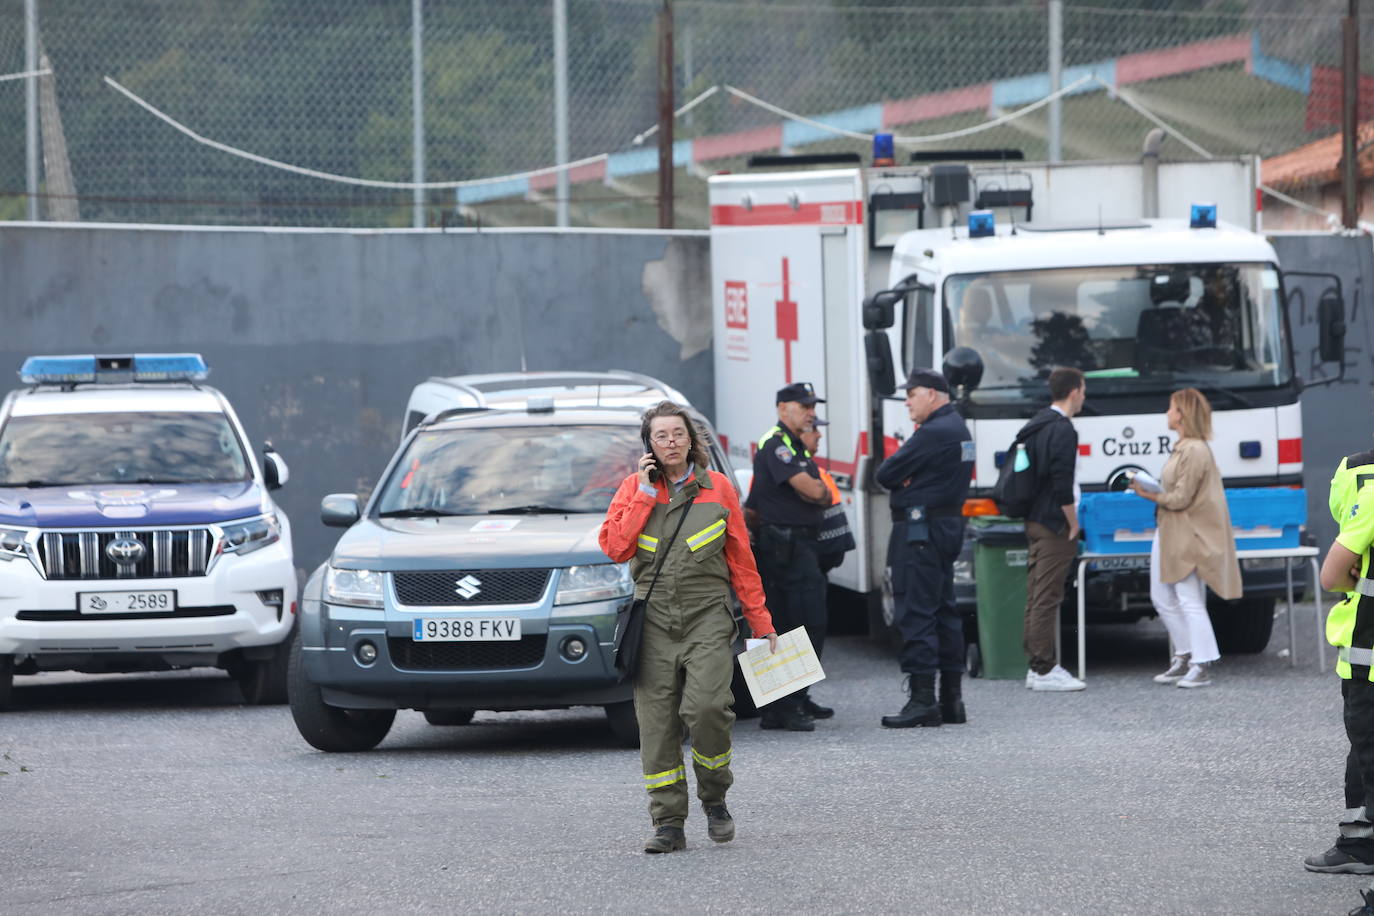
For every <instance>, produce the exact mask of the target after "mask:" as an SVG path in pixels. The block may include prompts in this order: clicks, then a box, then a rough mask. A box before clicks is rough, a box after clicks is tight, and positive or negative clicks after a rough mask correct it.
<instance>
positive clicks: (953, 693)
mask: <svg viewBox="0 0 1374 916" xmlns="http://www.w3.org/2000/svg"><path fill="white" fill-rule="evenodd" d="M963 677H964V675H963V672H961V671H941V672H940V717H941V718H943V719H944V720H945V724H946V725H963V724H964V723H965V722H967V721H968V713H967V712H965V711H964V694H963Z"/></svg>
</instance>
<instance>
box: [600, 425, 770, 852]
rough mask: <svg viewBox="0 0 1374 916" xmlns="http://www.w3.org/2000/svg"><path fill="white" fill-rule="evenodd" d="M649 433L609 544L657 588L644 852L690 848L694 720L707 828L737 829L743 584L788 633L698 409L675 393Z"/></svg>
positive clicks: (645, 667) (755, 605) (750, 599)
mask: <svg viewBox="0 0 1374 916" xmlns="http://www.w3.org/2000/svg"><path fill="white" fill-rule="evenodd" d="M640 431H641V433H642V438H643V439H644V443H645V449H646V451H645V453H644V455H643V456H641V457H640V459H639V468H638V471H637V472H636V473H634V474H631V475H630V476H629V477H626V478H625V480H624V481H623V482H622V483H621V484H620V488H619V489H618V490H617V491H616V494H615V498H614V499H613V500H612V501H611V507H610V509H608V510H607V512H606V521H605V523H604V524H603V525H602V526H601V535H600V544H601V549H602V550H604V551H605V552H606V555H607V556H608V557H610V558H611V559H612V560H614V561H616V562H617V563H623V562H626V561H628V562H629V564H630V573H631V575H632V576H633V577H634V580H635V597H636V598H637V599H644V598H645V597H646V596H647V597H648V602H647V609H646V611H645V617H644V631H643V634H644V635H643V643H642V646H641V649H640V654H639V670H638V674H637V676H636V679H635V714H636V717H637V718H638V720H639V740H640V759H641V762H642V763H643V770H644V787H645V788H646V789H647V790H648V792H649V816H650V817H651V818H652V819H653V825H654V833H653V835H652V836H650V837H649V839H648V840H647V841H646V842H645V844H644V851H645V852H648V853H665V852H673V851H674V850H678V849H684V848H686V846H687V839H686V835H685V834H684V832H683V823H684V822H685V821H686V819H687V808H688V799H687V776H686V770H685V769H684V767H683V760H682V726H683V724H684V723H685V724H686V726H687V729H688V731H689V732H690V733H691V740H692V769H693V770H694V771H695V773H696V783H697V797H698V798H699V799H700V800H701V803H702V807H703V808H704V809H705V813H706V823H707V836H708V837H710V838H711V839H712V840H713V841H715V842H717V843H727V842H729V841H730V840H732V839H734V837H735V823H734V820H733V819H732V818H731V817H730V812H729V810H728V809H727V808H726V807H725V793H726V790H728V789H729V788H730V784H731V783H732V782H734V775H733V774H732V772H731V769H730V756H731V741H730V731H731V727H732V726H733V725H734V722H735V714H734V712H733V710H732V709H731V708H730V707H731V704H732V703H733V702H734V697H733V695H732V694H731V692H730V680H731V675H732V674H733V665H734V656H733V654H732V652H731V649H730V645H731V643H732V641H733V640H734V635H735V620H734V615H733V613H732V612H731V609H730V588H731V586H733V587H734V589H735V594H736V595H738V596H739V599H740V602H741V603H742V604H743V605H744V617H745V619H746V620H747V621H748V622H749V627H750V629H751V630H753V632H754V635H755V636H757V637H760V638H765V637H766V638H767V639H768V642H769V645H770V647H773V648H776V646H777V636H776V634H775V633H774V632H773V621H772V618H771V617H770V616H769V614H768V609H767V608H766V607H764V596H763V585H762V583H761V582H760V581H759V574H758V570H757V569H756V568H755V566H754V555H753V553H752V551H751V550H750V548H749V534H748V532H747V530H746V529H745V527H744V515H743V513H742V511H741V510H740V504H739V497H738V495H737V494H736V493H735V488H734V485H733V484H732V483H731V482H730V481H729V480H728V479H727V478H726V477H725V475H724V474H720V473H717V472H716V471H712V470H710V467H709V459H708V458H707V453H706V447H705V445H704V444H703V443H702V440H701V435H700V433H699V432H698V431H697V429H696V427H695V426H694V424H693V423H692V421H691V418H690V417H689V416H688V415H687V411H686V410H684V409H683V408H682V407H680V406H679V405H677V404H674V403H673V402H672V401H663V402H661V403H659V404H657V405H655V406H654V407H651V408H649V409H648V410H647V411H645V412H644V416H643V419H642V421H641V426H640Z"/></svg>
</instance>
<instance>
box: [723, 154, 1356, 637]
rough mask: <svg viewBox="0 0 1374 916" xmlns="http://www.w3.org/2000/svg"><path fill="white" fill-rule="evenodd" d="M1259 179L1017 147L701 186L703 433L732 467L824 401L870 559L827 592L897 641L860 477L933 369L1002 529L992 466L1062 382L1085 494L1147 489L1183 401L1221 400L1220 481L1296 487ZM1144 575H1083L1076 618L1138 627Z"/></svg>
mask: <svg viewBox="0 0 1374 916" xmlns="http://www.w3.org/2000/svg"><path fill="white" fill-rule="evenodd" d="M955 157H959V154H955ZM955 157H951V158H955ZM779 158H782V157H779ZM811 158H812V159H814V158H815V157H811ZM980 159H981V161H979V160H980ZM1258 168H1259V164H1258V161H1257V160H1256V159H1254V158H1237V159H1224V160H1222V159H1216V160H1208V161H1196V162H1165V163H1161V162H1158V161H1155V160H1154V159H1152V158H1147V159H1145V160H1143V161H1141V162H1110V163H1100V162H1094V163H1083V162H1074V163H1063V164H1043V163H1041V164H1032V163H1025V162H1022V161H1019V154H1017V153H1016V152H1015V151H1006V152H1003V153H1001V154H1000V155H996V156H995V158H991V159H990V158H989V157H988V155H987V153H983V154H981V156H980V154H963V156H962V157H959V158H956V161H930V162H924V163H919V164H913V165H903V166H883V167H867V168H866V167H861V166H858V165H855V166H850V167H845V168H821V169H810V170H804V169H798V168H787V167H786V166H785V165H784V167H783V169H781V170H772V171H751V172H748V173H744V174H734V175H721V176H716V177H713V178H712V179H711V180H710V204H711V270H712V284H713V300H714V306H713V322H714V327H713V331H714V335H715V336H714V340H715V345H714V359H715V381H716V392H717V395H716V408H717V409H716V421H717V428H718V430H719V433H720V437H721V439H722V440H723V441H724V442H725V443H726V445H727V448H728V449H729V451H730V455H731V458H732V459H733V461H734V462H735V464H736V466H747V465H748V464H749V461H750V459H751V457H752V454H753V452H754V450H755V448H756V446H755V443H756V442H757V440H758V438H759V437H760V436H761V435H762V434H763V433H764V431H765V430H767V429H768V428H769V427H770V426H771V425H772V424H773V422H774V420H775V408H774V405H773V403H772V397H771V392H772V391H774V390H775V389H777V388H780V387H782V386H783V385H784V384H786V383H788V382H792V381H810V382H813V383H814V384H815V385H816V387H817V389H818V391H819V392H820V393H821V394H822V396H823V397H825V398H826V400H827V403H826V405H824V407H823V408H822V416H824V417H825V418H826V419H828V420H829V421H830V425H829V426H828V427H827V428H826V433H827V438H826V440H825V441H824V442H823V443H822V447H821V452H822V453H821V455H820V456H818V457H819V458H820V461H821V463H822V464H823V465H825V466H827V467H828V468H829V469H830V472H831V474H832V475H833V476H834V477H835V480H836V482H837V484H838V486H839V488H840V490H841V493H842V496H843V499H844V502H845V504H846V509H847V511H848V514H849V517H850V522H851V525H852V526H853V528H854V531H855V534H856V539H857V541H858V545H859V546H858V549H857V550H855V551H852V552H851V553H850V554H849V555H848V556H847V557H846V560H845V562H844V564H843V565H842V566H841V567H839V568H838V569H837V570H835V571H834V572H833V573H832V574H831V582H832V583H833V584H834V585H837V586H840V587H841V588H843V589H847V590H850V591H852V592H854V593H857V594H858V595H860V596H863V597H864V598H866V599H867V600H866V605H867V609H868V614H869V621H870V625H873V624H880V623H882V622H885V623H887V624H890V623H891V610H890V608H891V603H890V601H883V600H881V599H882V597H883V595H884V588H883V584H884V579H885V576H884V572H885V566H886V556H885V554H886V542H887V534H888V530H889V525H890V521H889V518H890V516H889V511H888V506H887V497H886V494H885V492H884V491H883V490H882V489H881V488H880V487H878V486H877V485H876V483H874V482H873V480H872V471H873V469H874V468H875V467H876V466H877V464H879V463H881V461H882V459H883V457H884V456H885V455H887V454H891V453H892V452H893V451H894V450H895V449H896V447H897V446H898V445H899V444H900V442H901V441H902V439H903V436H904V435H905V434H908V433H909V430H910V428H911V424H910V421H909V420H908V419H907V416H906V411H905V409H904V406H903V404H902V402H901V398H902V395H903V392H902V391H901V390H900V383H901V381H902V379H904V378H905V375H906V373H907V372H908V371H910V370H911V369H913V368H916V367H921V366H928V367H935V368H937V369H938V368H942V367H943V370H944V371H945V374H946V376H947V377H949V378H950V380H951V382H952V383H953V384H954V385H955V394H956V400H957V401H958V409H959V411H960V413H961V414H962V415H963V416H964V418H965V419H966V420H967V421H968V424H969V428H970V430H971V432H972V433H973V437H974V440H975V442H976V444H977V461H976V466H975V474H974V481H973V487H974V489H973V491H972V493H971V498H970V500H969V502H968V504H967V505H966V507H965V513H966V514H968V515H977V514H993V513H994V512H995V507H994V506H993V505H992V503H991V500H990V499H988V497H989V495H990V491H991V487H992V485H993V483H994V482H995V481H996V478H997V472H998V467H999V466H1000V463H1001V459H1002V457H1003V455H1004V453H1005V450H1006V449H1007V447H1008V446H1009V444H1010V443H1011V441H1012V439H1013V437H1014V435H1015V433H1016V431H1017V429H1019V428H1020V426H1021V424H1022V423H1024V422H1025V420H1026V419H1027V418H1028V417H1030V416H1031V415H1032V414H1033V413H1034V412H1035V411H1037V410H1039V409H1040V408H1042V407H1044V406H1045V405H1046V404H1047V403H1048V400H1049V398H1048V392H1047V390H1046V385H1045V378H1046V377H1047V375H1048V372H1049V370H1050V368H1052V367H1054V366H1056V365H1068V366H1076V367H1078V368H1080V369H1082V370H1084V372H1085V374H1086V375H1087V378H1088V401H1087V407H1086V408H1085V410H1084V413H1083V414H1082V415H1081V416H1080V417H1078V418H1077V419H1076V420H1075V425H1076V426H1077V429H1078V435H1079V442H1080V445H1079V453H1080V457H1079V468H1078V476H1079V482H1080V483H1081V485H1082V488H1083V489H1084V490H1085V491H1093V490H1107V489H1124V488H1125V478H1126V473H1127V472H1128V471H1132V470H1135V469H1143V470H1145V471H1148V472H1149V473H1151V474H1155V475H1158V474H1159V472H1160V471H1161V469H1162V467H1163V464H1164V461H1165V460H1166V458H1167V457H1168V451H1169V443H1170V442H1171V439H1172V436H1171V434H1170V433H1169V431H1168V429H1167V428H1166V424H1165V418H1164V412H1165V410H1166V408H1167V400H1168V396H1169V394H1170V393H1171V392H1172V391H1174V390H1175V389H1178V388H1183V387H1189V386H1191V387H1196V388H1198V389H1200V390H1202V391H1203V392H1204V393H1205V394H1206V395H1207V396H1208V398H1209V400H1210V401H1211V404H1212V407H1213V410H1214V425H1215V439H1214V441H1213V443H1212V449H1213V452H1214V454H1215V455H1216V458H1217V461H1218V463H1219V465H1220V466H1221V469H1222V473H1223V475H1224V477H1225V482H1226V485H1227V486H1231V487H1263V486H1274V487H1296V486H1301V485H1302V469H1303V467H1302V420H1301V414H1300V410H1299V405H1298V398H1299V394H1300V393H1301V391H1302V389H1303V382H1302V380H1301V379H1300V378H1299V377H1298V375H1297V372H1296V366H1295V363H1294V357H1293V348H1292V342H1291V338H1290V334H1289V328H1288V315H1287V310H1286V306H1285V299H1284V282H1285V278H1284V274H1283V272H1282V271H1281V270H1280V268H1279V264H1278V258H1277V256H1276V255H1275V253H1274V250H1273V248H1272V246H1270V244H1269V243H1268V242H1267V241H1266V240H1265V238H1264V237H1263V236H1261V235H1259V234H1258V232H1257V230H1258V228H1259V220H1260V214H1259V212H1258V211H1257V202H1258V197H1257V194H1256V188H1257V177H1258ZM1204 201H1205V202H1207V204H1206V205H1201V206H1195V204H1198V203H1199V202H1204ZM1161 215H1162V216H1163V218H1160V216H1161ZM1218 215H1219V216H1220V218H1221V219H1222V220H1223V222H1218V221H1217V217H1218ZM1306 276H1308V277H1317V276H1318V275H1313V274H1308V275H1306ZM1320 276H1322V277H1325V276H1326V275H1320ZM1330 279H1331V280H1332V281H1334V286H1332V287H1331V288H1329V289H1327V291H1326V292H1325V293H1324V294H1323V295H1322V297H1321V304H1320V309H1319V311H1320V320H1321V332H1320V333H1321V351H1322V352H1321V355H1322V359H1324V360H1340V359H1341V352H1342V350H1343V342H1342V339H1341V336H1342V335H1343V333H1344V325H1343V323H1342V316H1343V303H1342V300H1341V294H1340V288H1339V280H1338V279H1336V278H1335V277H1331V278H1330ZM1323 282H1325V281H1323ZM1333 380H1334V379H1333ZM894 389H896V390H894ZM1147 562H1148V558H1147V557H1142V558H1139V559H1127V560H1119V561H1111V562H1110V564H1108V563H1106V562H1104V563H1103V564H1102V568H1096V569H1093V570H1092V572H1091V573H1090V575H1089V578H1088V582H1087V586H1086V588H1087V591H1088V606H1089V609H1090V617H1089V619H1090V620H1095V621H1102V622H1105V621H1117V620H1119V621H1127V620H1135V619H1138V618H1139V617H1140V616H1142V615H1145V614H1148V613H1151V612H1152V608H1151V606H1150V603H1149V596H1148V573H1147V570H1146V568H1145V564H1146V563H1147ZM1285 562H1288V561H1286V560H1251V561H1246V563H1245V564H1244V568H1243V577H1244V580H1245V597H1244V598H1243V599H1241V600H1239V601H1236V602H1220V601H1216V599H1213V601H1214V606H1213V607H1212V608H1211V610H1212V614H1213V618H1214V621H1215V623H1216V627H1217V631H1218V637H1219V639H1220V640H1221V642H1222V644H1223V650H1224V651H1232V652H1257V651H1260V650H1262V649H1263V647H1264V646H1265V644H1266V643H1267V641H1268V638H1269V634H1270V630H1271V627H1272V622H1273V613H1272V610H1273V605H1274V599H1275V597H1277V596H1278V595H1280V594H1282V593H1283V591H1284V579H1285V569H1284V565H1283V564H1284V563H1285ZM1294 574H1295V580H1296V581H1297V582H1298V584H1299V587H1301V585H1302V582H1303V580H1302V578H1301V569H1300V568H1297V567H1295V569H1294ZM975 575H976V572H975V570H974V569H973V564H972V551H971V550H969V551H966V553H965V556H964V557H963V558H962V559H961V560H960V562H959V564H958V565H957V567H956V589H957V592H958V594H959V598H960V603H961V606H963V607H964V608H965V610H966V611H967V612H971V611H972V608H973V607H974V605H975V598H974V594H975V593H974V578H975ZM970 617H971V614H970Z"/></svg>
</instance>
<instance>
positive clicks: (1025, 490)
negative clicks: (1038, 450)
mask: <svg viewBox="0 0 1374 916" xmlns="http://www.w3.org/2000/svg"><path fill="white" fill-rule="evenodd" d="M1023 433H1024V430H1023V431H1022V433H1017V434H1016V438H1015V439H1013V440H1012V443H1011V448H1009V449H1007V454H1006V457H1005V458H1003V459H1002V467H1001V468H999V469H998V471H997V483H996V484H994V485H993V488H992V501H993V502H995V503H997V510H998V511H999V512H1001V513H1002V514H1003V515H1005V516H1007V517H1009V518H1025V517H1026V516H1027V515H1029V514H1030V510H1031V505H1032V504H1033V503H1034V502H1035V484H1036V473H1035V468H1033V467H1031V462H1030V454H1029V453H1028V452H1027V451H1026V439H1025V438H1024V437H1023Z"/></svg>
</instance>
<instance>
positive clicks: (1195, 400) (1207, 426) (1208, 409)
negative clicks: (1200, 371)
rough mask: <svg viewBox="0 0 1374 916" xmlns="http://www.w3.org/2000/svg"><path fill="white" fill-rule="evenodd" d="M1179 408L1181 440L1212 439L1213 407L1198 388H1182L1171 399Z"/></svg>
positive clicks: (1179, 435)
mask: <svg viewBox="0 0 1374 916" xmlns="http://www.w3.org/2000/svg"><path fill="white" fill-rule="evenodd" d="M1169 403H1170V404H1171V405H1172V406H1174V407H1177V408H1178V437H1179V438H1180V439H1203V440H1206V439H1210V438H1212V405H1211V404H1209V403H1208V402H1207V398H1206V396H1204V395H1203V393H1202V392H1201V391H1198V390H1197V389H1196V388H1181V389H1179V390H1178V391H1175V392H1174V393H1173V394H1172V395H1171V396H1170V397H1169Z"/></svg>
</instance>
